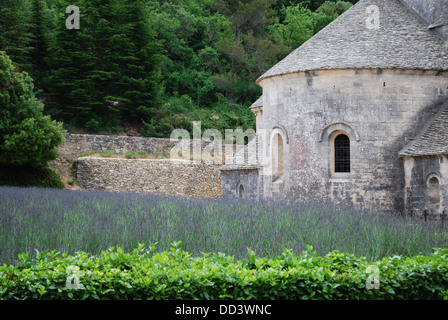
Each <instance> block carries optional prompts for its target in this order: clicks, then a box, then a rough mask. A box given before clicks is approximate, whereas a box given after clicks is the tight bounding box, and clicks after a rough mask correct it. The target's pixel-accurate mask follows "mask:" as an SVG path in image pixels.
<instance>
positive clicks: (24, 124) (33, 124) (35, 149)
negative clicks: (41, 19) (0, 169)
mask: <svg viewBox="0 0 448 320" xmlns="http://www.w3.org/2000/svg"><path fill="white" fill-rule="evenodd" d="M62 133H63V132H62V124H61V123H56V122H55V121H53V120H51V118H50V117H49V116H44V115H43V104H42V103H41V102H39V101H38V100H37V99H36V97H35V96H34V94H33V81H32V79H31V77H30V76H29V75H28V74H27V73H26V72H19V71H18V70H17V67H15V66H14V65H13V63H12V61H11V59H10V58H9V57H8V56H7V55H6V53H5V52H4V51H0V164H4V165H5V164H6V165H19V166H23V165H28V166H34V167H45V166H46V165H47V163H48V162H49V161H52V160H54V159H56V157H57V150H56V147H57V146H58V145H59V144H60V143H61V142H62V141H63V134H62Z"/></svg>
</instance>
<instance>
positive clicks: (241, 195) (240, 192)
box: [238, 184, 244, 199]
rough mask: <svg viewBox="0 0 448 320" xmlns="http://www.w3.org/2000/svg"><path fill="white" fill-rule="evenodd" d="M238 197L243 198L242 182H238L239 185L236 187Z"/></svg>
mask: <svg viewBox="0 0 448 320" xmlns="http://www.w3.org/2000/svg"><path fill="white" fill-rule="evenodd" d="M238 197H239V198H240V199H243V198H244V186H243V185H242V184H240V187H239V188H238Z"/></svg>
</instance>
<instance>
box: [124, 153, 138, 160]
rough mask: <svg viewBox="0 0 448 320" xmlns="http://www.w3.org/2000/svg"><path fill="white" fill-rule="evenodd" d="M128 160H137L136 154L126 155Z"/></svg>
mask: <svg viewBox="0 0 448 320" xmlns="http://www.w3.org/2000/svg"><path fill="white" fill-rule="evenodd" d="M126 158H128V159H135V158H136V155H135V152H128V153H126Z"/></svg>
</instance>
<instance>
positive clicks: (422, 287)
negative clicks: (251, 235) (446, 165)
mask: <svg viewBox="0 0 448 320" xmlns="http://www.w3.org/2000/svg"><path fill="white" fill-rule="evenodd" d="M178 245H179V243H177V244H175V245H174V246H173V247H172V248H171V249H170V251H167V252H163V253H154V248H153V247H150V249H145V247H144V246H143V245H141V246H140V247H139V248H138V249H135V250H134V251H133V252H132V253H124V252H123V250H122V249H120V248H109V249H108V250H107V251H104V252H102V253H101V254H100V255H98V256H91V255H89V254H87V253H84V252H78V253H76V255H74V256H70V255H67V254H60V253H56V252H48V251H47V252H44V253H39V254H38V255H37V257H36V258H34V259H30V258H29V256H28V255H27V254H22V255H20V256H19V257H20V263H19V264H17V265H15V266H7V265H4V266H3V267H1V268H0V298H1V299H120V300H121V299H163V300H168V299H169V300H175V299H184V300H191V299H201V300H202V299H212V300H219V299H232V300H234V299H257V300H266V299H278V300H280V299H281V300H286V299H331V300H338V299H350V300H353V299H445V300H447V299H448V249H438V250H435V252H434V253H433V254H432V255H431V256H428V257H424V256H416V257H413V258H404V257H400V256H395V257H389V258H385V259H383V260H381V261H378V262H376V263H374V265H375V266H377V267H378V270H379V277H380V285H379V289H375V288H373V289H368V288H367V285H366V283H367V281H366V280H367V277H368V276H369V273H367V272H366V270H367V267H368V266H369V265H370V264H369V263H368V262H367V261H366V260H365V259H363V258H356V257H354V256H352V255H350V254H345V253H339V252H331V253H329V254H328V255H326V256H325V257H318V256H316V254H315V252H313V251H312V249H311V248H309V250H308V251H307V252H304V253H303V254H301V255H299V256H297V255H294V254H293V253H292V252H291V251H289V250H285V251H284V252H283V254H282V255H281V256H279V257H277V258H275V259H268V258H261V257H257V256H256V255H255V253H253V252H250V251H249V254H248V258H247V259H244V260H242V261H235V260H234V258H233V257H231V256H227V255H225V254H222V253H216V254H209V255H206V254H204V256H203V257H192V256H191V255H189V254H188V253H186V252H184V251H181V250H180V249H179V248H178ZM73 266H75V267H78V268H79V271H78V273H77V274H76V272H75V273H73V272H74V271H73V270H70V268H72V267H73ZM74 275H77V278H78V279H79V283H78V287H75V288H73V287H74V286H75V284H77V283H76V281H75V280H74V279H75V276H74ZM70 278H71V279H73V280H69V281H67V279H70Z"/></svg>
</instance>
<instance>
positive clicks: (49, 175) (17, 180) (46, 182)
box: [0, 164, 65, 189]
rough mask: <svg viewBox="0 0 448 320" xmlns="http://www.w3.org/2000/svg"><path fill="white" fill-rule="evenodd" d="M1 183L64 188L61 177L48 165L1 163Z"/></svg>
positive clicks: (15, 185)
mask: <svg viewBox="0 0 448 320" xmlns="http://www.w3.org/2000/svg"><path fill="white" fill-rule="evenodd" d="M0 185H2V186H12V187H39V188H54V189H64V188H65V185H64V183H63V182H62V180H61V178H60V177H59V176H58V175H57V174H56V172H54V170H53V169H51V168H50V167H48V166H45V167H35V166H29V165H25V166H15V165H4V164H0Z"/></svg>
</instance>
